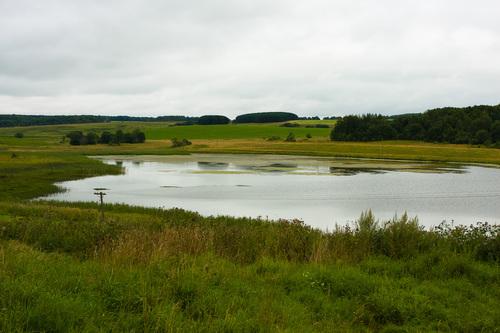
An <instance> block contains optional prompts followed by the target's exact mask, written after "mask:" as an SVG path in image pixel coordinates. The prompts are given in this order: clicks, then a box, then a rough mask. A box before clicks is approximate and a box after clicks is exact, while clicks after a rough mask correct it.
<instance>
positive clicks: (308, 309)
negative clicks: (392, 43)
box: [0, 123, 500, 332]
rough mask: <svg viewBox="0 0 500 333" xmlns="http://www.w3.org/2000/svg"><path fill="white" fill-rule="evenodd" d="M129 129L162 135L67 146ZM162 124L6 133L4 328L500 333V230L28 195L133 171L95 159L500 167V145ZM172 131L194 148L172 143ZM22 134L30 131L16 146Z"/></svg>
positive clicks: (0, 280)
mask: <svg viewBox="0 0 500 333" xmlns="http://www.w3.org/2000/svg"><path fill="white" fill-rule="evenodd" d="M117 126H122V127H121V128H126V127H127V126H129V128H132V129H133V128H136V127H139V126H144V127H141V128H143V129H145V130H146V134H147V135H148V133H155V131H156V133H158V134H157V135H158V136H157V138H160V139H161V140H151V138H149V137H148V139H149V140H148V141H147V142H146V143H145V144H123V145H121V146H108V145H96V146H81V147H72V146H69V144H68V143H67V142H61V141H62V140H61V139H62V136H63V135H64V134H65V133H66V131H68V130H72V129H75V128H78V129H82V130H84V131H88V130H90V129H94V130H96V131H97V130H98V131H101V130H104V129H109V130H114V129H115V128H117ZM148 126H149V127H148ZM163 126H165V124H163V125H162V124H139V123H130V124H114V123H106V124H91V125H84V126H82V125H78V126H73V125H65V126H46V127H32V128H22V129H20V128H9V129H0V331H1V332H97V331H101V332H123V331H135V332H137V331H141V332H142V331H145V332H150V331H162V332H179V331H182V332H192V331H202V332H260V331H264V332H269V331H290V332H320V331H323V332H325V331H326V332H350V331H352V332H498V331H500V329H499V328H500V310H499V309H500V265H499V263H500V228H499V227H498V226H491V225H488V224H478V225H474V226H470V227H457V226H451V225H441V226H440V227H439V228H437V229H433V230H424V229H423V228H421V227H419V225H418V220H417V219H414V218H412V217H408V216H402V217H399V218H395V219H393V220H391V221H377V220H376V217H374V216H373V215H372V214H371V213H370V212H365V213H363V214H362V215H361V216H360V218H359V220H358V221H357V222H356V224H355V225H351V226H339V227H338V228H336V229H335V230H331V231H329V232H324V231H318V230H315V229H312V228H310V227H308V226H306V225H304V224H303V223H301V222H300V221H296V220H281V221H275V222H269V221H264V220H260V219H245V218H233V217H227V216H221V217H203V216H200V215H199V214H197V213H194V212H188V211H184V210H181V209H170V210H161V209H146V208H140V207H131V206H125V205H105V206H104V218H101V215H100V207H99V206H98V205H97V204H93V203H86V204H84V203H56V202H39V201H31V200H30V199H32V198H34V197H37V196H41V195H44V194H48V193H53V192H55V191H58V189H57V187H55V186H54V185H53V183H54V182H56V181H62V180H69V179H78V178H82V177H89V176H97V175H105V174H116V173H119V172H121V169H120V168H119V167H117V166H110V165H104V164H102V163H100V162H98V161H96V160H92V159H89V158H87V157H86V156H87V155H89V154H115V155H116V154H179V153H183V154H185V153H189V152H194V151H197V152H261V153H282V154H308V155H310V154H315V155H321V156H357V157H371V158H384V157H390V158H403V159H432V160H441V161H456V162H477V163H491V164H500V152H499V150H498V149H488V148H477V147H470V146H465V145H444V144H440V145H434V144H429V143H419V142H400V141H396V142H383V143H341V144H340V143H331V142H328V141H327V138H326V137H327V135H328V129H326V132H325V133H326V134H324V136H321V135H320V134H319V133H321V132H318V134H316V135H317V137H315V134H312V133H313V132H312V130H315V129H312V128H302V127H299V128H283V127H279V126H277V125H276V124H274V125H272V124H269V125H234V126H242V127H241V128H248V129H246V130H242V131H251V129H254V128H258V130H255V132H254V134H252V135H253V136H249V137H242V136H240V137H234V136H236V135H240V134H241V133H236V134H234V131H235V128H236V129H238V128H240V127H230V126H227V127H221V128H219V129H218V130H217V131H216V132H218V133H219V135H220V137H216V139H215V138H213V137H211V136H212V135H214V134H211V133H208V132H206V133H205V131H208V130H203V129H199V128H197V127H194V126H193V127H191V126H176V127H167V128H165V127H163ZM231 126H233V125H231ZM214 128H215V127H214ZM171 129H173V130H175V131H180V132H178V133H177V134H178V136H179V137H186V138H188V139H193V145H192V146H189V147H186V148H184V147H183V148H180V149H179V148H175V149H174V148H170V147H169V141H168V140H167V139H168V136H170V135H172V132H169V131H170V130H171ZM262 129H266V131H267V132H266V135H264V136H267V135H276V133H278V132H279V133H289V132H290V131H293V130H300V131H303V130H307V131H308V132H309V131H311V134H312V136H313V138H312V139H310V140H306V138H305V137H303V136H302V134H297V136H299V139H300V140H299V141H298V142H293V143H285V142H282V141H278V142H275V141H266V140H264V139H262V137H261V135H262V134H261V133H263V132H260V131H261V130H262ZM20 130H22V131H23V133H24V134H25V137H24V138H22V139H18V138H14V134H15V133H16V132H17V131H20ZM282 130H285V132H281V131H282ZM317 130H324V129H317ZM195 133H198V135H199V137H198V138H194V137H192V136H194V135H195ZM255 133H259V134H255ZM300 133H302V132H300ZM152 135H153V134H152ZM189 135H192V136H191V137H190V136H189ZM241 135H242V134H241ZM245 135H250V134H249V133H247V134H245ZM277 135H282V134H277ZM304 135H305V134H304ZM360 213H361V212H360ZM471 222H472V221H471Z"/></svg>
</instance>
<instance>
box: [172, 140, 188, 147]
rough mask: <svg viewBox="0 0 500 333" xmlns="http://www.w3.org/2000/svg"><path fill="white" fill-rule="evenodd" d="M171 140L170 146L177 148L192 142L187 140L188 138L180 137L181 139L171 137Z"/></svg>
mask: <svg viewBox="0 0 500 333" xmlns="http://www.w3.org/2000/svg"><path fill="white" fill-rule="evenodd" d="M170 141H171V142H172V146H171V147H172V148H177V147H184V146H189V145H191V144H192V142H191V141H189V140H188V139H182V140H178V139H177V138H173V139H171V140H170Z"/></svg>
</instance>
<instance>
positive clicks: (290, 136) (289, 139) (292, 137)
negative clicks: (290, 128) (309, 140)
mask: <svg viewBox="0 0 500 333" xmlns="http://www.w3.org/2000/svg"><path fill="white" fill-rule="evenodd" d="M285 141H286V142H295V141H296V140H295V134H293V133H292V132H290V133H288V136H287V137H286V139H285Z"/></svg>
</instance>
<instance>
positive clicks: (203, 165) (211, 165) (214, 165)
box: [198, 161, 229, 170]
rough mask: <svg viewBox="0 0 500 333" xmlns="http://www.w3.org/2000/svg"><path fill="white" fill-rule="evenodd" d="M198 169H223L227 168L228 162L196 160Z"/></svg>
mask: <svg viewBox="0 0 500 333" xmlns="http://www.w3.org/2000/svg"><path fill="white" fill-rule="evenodd" d="M198 168H199V169H200V170H225V169H227V168H229V163H224V162H203V161H200V162H198Z"/></svg>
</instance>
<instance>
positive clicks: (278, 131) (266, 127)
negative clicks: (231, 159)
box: [0, 121, 330, 143]
mask: <svg viewBox="0 0 500 333" xmlns="http://www.w3.org/2000/svg"><path fill="white" fill-rule="evenodd" d="M314 123H320V122H318V121H315V122H314ZM171 125H172V123H167V122H165V123H157V122H155V123H150V122H110V123H100V124H75V125H49V126H31V127H12V128H1V129H0V137H6V138H1V139H3V140H5V139H8V138H9V137H12V138H13V136H14V134H15V133H17V132H21V133H23V134H24V136H25V138H24V139H27V140H29V139H42V140H46V139H47V138H48V137H51V138H55V139H57V140H60V139H61V138H62V137H63V136H64V135H66V134H67V133H69V132H71V131H76V130H79V131H83V132H89V131H94V132H97V133H101V132H103V131H116V130H118V129H121V130H123V131H130V130H133V129H135V128H139V129H142V130H144V131H145V133H146V137H147V139H149V140H166V139H171V138H174V137H177V138H186V139H190V140H193V139H261V138H268V137H271V136H278V137H281V138H283V139H284V138H285V137H286V136H287V135H288V133H290V132H292V133H294V134H295V135H296V136H297V137H302V138H305V136H306V135H307V134H311V136H312V137H315V138H317V137H324V138H326V137H328V135H329V134H330V129H329V128H305V127H294V128H288V127H280V126H279V125H280V123H272V124H238V125H232V124H231V125H206V126H202V125H191V126H171ZM18 141H19V140H18ZM15 142H16V141H15V140H14V142H13V143H15Z"/></svg>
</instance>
